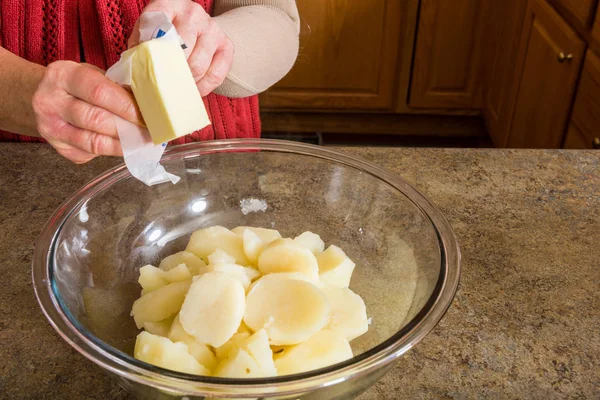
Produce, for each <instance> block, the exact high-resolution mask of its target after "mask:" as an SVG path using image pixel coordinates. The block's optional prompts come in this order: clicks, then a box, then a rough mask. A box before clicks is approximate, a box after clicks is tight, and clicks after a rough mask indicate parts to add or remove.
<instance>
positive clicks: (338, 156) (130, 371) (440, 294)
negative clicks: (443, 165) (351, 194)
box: [32, 139, 461, 397]
mask: <svg viewBox="0 0 600 400" xmlns="http://www.w3.org/2000/svg"><path fill="white" fill-rule="evenodd" d="M256 150H258V151H271V152H273V151H274V152H282V153H293V154H300V155H306V156H312V157H317V158H320V159H325V160H328V161H332V162H335V163H338V164H343V165H345V166H349V167H353V168H355V169H358V170H360V171H363V172H366V173H368V174H370V175H372V176H373V177H375V178H377V179H380V180H382V181H383V182H385V183H386V184H388V185H390V186H392V187H393V188H395V189H396V190H398V191H400V192H401V193H402V194H403V195H404V196H405V197H406V198H407V199H408V200H410V201H411V202H412V203H413V204H414V205H415V207H417V208H418V209H419V210H420V211H421V212H422V213H423V215H424V216H425V217H427V218H428V219H429V221H430V223H431V225H432V226H433V228H434V231H435V233H436V235H437V238H438V242H439V243H438V244H439V247H440V255H441V269H440V276H439V278H438V282H437V286H436V288H435V289H434V291H433V293H432V295H431V297H430V299H429V301H428V302H427V303H426V305H425V306H424V307H423V309H422V310H421V311H420V312H419V313H418V314H417V315H416V316H415V317H413V319H412V320H411V322H410V323H409V324H407V325H406V326H404V327H403V328H402V329H401V330H400V331H398V332H396V333H395V334H394V335H392V336H391V337H390V338H388V339H386V340H385V341H384V342H382V343H380V344H379V345H378V346H375V347H374V348H372V349H370V350H368V351H366V352H364V353H362V354H360V355H358V356H356V357H353V358H352V359H350V360H347V361H345V362H342V363H339V364H335V365H332V366H329V367H326V368H322V369H319V370H314V371H309V372H304V373H300V374H295V375H286V376H282V377H272V378H251V379H231V378H216V377H203V376H195V375H190V374H186V373H179V372H175V371H170V370H166V369H163V368H159V367H155V366H152V365H150V364H147V363H144V362H141V361H139V360H136V359H134V358H133V357H131V356H130V355H128V354H125V353H123V352H121V351H119V350H117V349H115V348H112V347H111V346H108V345H107V344H105V343H104V342H103V341H101V340H100V339H98V338H96V337H95V336H94V335H92V334H90V333H89V332H87V333H86V331H85V330H83V331H81V329H79V328H77V327H76V326H75V325H74V324H73V323H72V321H71V319H70V318H69V316H68V315H67V314H68V312H65V311H64V310H63V307H62V305H61V304H60V303H61V302H60V300H59V299H57V297H56V296H55V293H54V290H53V287H52V282H53V279H52V278H53V272H52V255H53V254H54V250H55V245H56V240H57V238H58V236H59V234H60V232H61V228H62V225H63V224H64V223H65V221H67V220H68V218H69V216H70V215H71V213H73V212H74V210H76V209H78V207H79V206H80V205H81V204H82V203H84V202H85V201H87V200H88V199H89V198H91V197H93V196H94V195H96V194H97V193H99V192H100V191H102V190H103V189H105V188H107V187H109V186H111V185H113V184H115V183H117V182H118V181H120V180H123V179H127V178H129V177H131V174H130V173H129V171H128V170H127V168H126V166H125V165H124V164H120V165H117V166H116V167H113V168H111V169H109V170H107V171H106V172H104V173H103V174H100V175H99V176H97V177H96V178H94V179H92V180H91V181H89V182H88V183H86V184H85V185H83V186H82V187H81V188H80V189H78V190H77V191H76V192H75V193H73V194H72V195H71V196H69V197H68V198H67V199H66V200H65V201H64V202H63V203H62V204H61V205H60V206H59V207H58V208H57V209H56V210H55V212H54V213H53V215H52V216H51V217H50V219H49V220H48V222H47V223H46V225H45V226H44V228H43V229H42V232H41V234H40V235H39V237H38V240H37V242H36V246H35V250H34V256H33V260H32V280H33V287H34V291H35V295H36V297H37V300H38V303H39V305H40V307H41V309H42V311H43V313H44V315H45V316H46V318H47V319H48V321H49V322H50V324H51V325H52V327H53V328H54V329H55V330H56V331H57V332H58V333H59V335H60V336H61V337H62V338H63V339H64V340H65V341H66V342H67V343H69V344H70V345H71V346H72V347H73V348H75V349H76V350H77V351H78V352H79V353H81V354H82V355H84V356H85V357H86V358H88V359H90V360H91V361H93V362H94V363H96V364H97V365H100V366H101V367H102V368H104V369H106V370H108V371H111V372H113V373H115V374H116V375H118V376H121V377H123V378H126V379H128V380H132V381H135V382H138V383H142V384H144V385H149V386H152V387H155V388H158V389H160V390H163V391H167V392H169V393H172V394H182V395H199V396H217V397H218V396H223V395H228V394H232V393H233V394H235V396H237V397H268V396H272V395H274V394H277V395H278V396H281V395H294V394H299V393H303V392H306V391H312V390H315V389H318V388H322V387H326V386H331V385H335V384H338V383H341V382H344V381H347V380H353V379H358V378H360V377H361V376H364V375H368V374H369V373H371V372H373V371H374V370H376V369H379V368H381V367H383V366H385V365H387V364H389V363H391V362H392V361H394V360H396V359H397V358H398V357H400V356H401V355H403V354H404V353H405V352H406V351H408V350H409V349H410V348H412V347H413V346H414V345H416V344H417V343H418V342H419V341H421V340H422V339H423V338H424V337H425V336H426V335H427V334H428V333H429V332H430V331H431V330H432V329H433V328H434V327H435V326H436V325H437V323H438V322H439V321H440V320H441V318H442V317H443V316H444V314H445V313H446V311H447V309H448V308H449V306H450V304H451V302H452V300H453V298H454V295H455V293H456V290H457V288H458V283H459V277H460V261H461V254H460V248H459V246H458V242H457V240H456V237H455V235H454V232H453V230H452V227H451V226H450V224H449V223H448V221H447V220H446V218H445V217H444V216H443V214H442V213H441V212H440V211H439V210H438V209H437V208H436V207H435V206H434V205H433V204H432V203H431V202H430V201H429V200H428V199H427V198H426V197H425V196H424V195H422V194H421V193H420V192H419V191H418V190H417V189H415V188H413V187H412V186H411V185H410V184H408V183H407V182H406V181H404V179H402V178H401V177H400V176H398V175H396V174H394V173H391V172H389V171H387V170H385V169H384V168H381V167H379V166H377V165H375V164H373V163H371V162H368V161H365V160H363V159H361V158H358V157H355V156H352V155H348V154H345V153H341V152H339V151H336V150H331V149H328V148H324V147H321V146H315V145H309V144H305V143H298V142H290V141H285V140H275V139H226V140H216V141H209V142H197V143H189V144H184V145H179V146H174V147H170V148H168V149H167V150H166V151H165V153H164V155H163V157H162V161H169V160H175V159H186V158H191V157H197V156H199V155H202V154H209V153H215V152H219V153H227V152H228V151H229V152H231V151H234V152H239V151H256ZM436 293H437V295H436ZM123 355H125V357H123Z"/></svg>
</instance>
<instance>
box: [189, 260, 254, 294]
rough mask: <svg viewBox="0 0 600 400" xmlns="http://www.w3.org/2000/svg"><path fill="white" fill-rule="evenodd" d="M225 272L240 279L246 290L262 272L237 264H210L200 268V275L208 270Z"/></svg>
mask: <svg viewBox="0 0 600 400" xmlns="http://www.w3.org/2000/svg"><path fill="white" fill-rule="evenodd" d="M215 271H216V272H223V273H225V274H228V275H230V276H231V277H233V278H235V279H237V280H239V281H240V283H241V284H242V286H244V290H248V287H249V286H250V283H251V282H252V281H253V280H254V279H256V278H258V277H259V276H260V273H259V272H258V271H257V270H255V269H254V268H250V267H242V266H241V265H237V264H215V265H213V264H210V265H207V266H206V267H204V268H201V269H200V272H199V275H202V274H206V273H208V272H215Z"/></svg>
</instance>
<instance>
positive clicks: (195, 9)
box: [128, 0, 234, 96]
mask: <svg viewBox="0 0 600 400" xmlns="http://www.w3.org/2000/svg"><path fill="white" fill-rule="evenodd" d="M146 11H159V12H164V13H165V14H166V15H167V16H168V17H169V19H170V20H171V21H172V22H173V25H174V26H175V29H177V33H178V34H179V36H181V38H182V39H183V41H184V42H185V44H186V46H187V49H185V50H184V52H185V55H186V58H187V61H188V64H189V66H190V69H191V71H192V76H193V77H194V80H195V81H196V85H197V86H198V90H199V91H200V95H202V96H206V95H207V94H209V93H210V92H212V91H213V90H214V89H216V88H217V87H218V86H220V85H221V83H223V81H224V80H225V78H226V77H227V74H228V73H229V69H230V68H231V63H232V62H233V50H234V46H233V42H232V41H231V39H229V38H228V37H227V35H225V33H223V31H222V30H221V28H220V27H219V25H218V24H217V22H216V21H215V20H214V19H213V18H212V17H211V16H210V15H208V14H207V13H206V11H204V9H203V8H202V6H200V5H199V4H196V3H194V2H193V1H191V0H178V1H173V0H152V1H150V3H149V4H148V5H147V6H146V8H144V11H143V12H146ZM139 22H140V21H139V19H138V21H137V22H136V24H135V27H134V28H133V32H132V34H131V37H130V38H129V43H128V45H129V48H131V47H134V46H137V45H138V44H139V36H140V32H139Z"/></svg>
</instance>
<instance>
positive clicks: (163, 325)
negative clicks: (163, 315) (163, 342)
mask: <svg viewBox="0 0 600 400" xmlns="http://www.w3.org/2000/svg"><path fill="white" fill-rule="evenodd" d="M172 324H173V317H169V318H167V319H163V320H162V321H158V322H144V330H145V331H146V332H149V333H151V334H153V335H157V336H162V337H168V336H169V329H171V325H172Z"/></svg>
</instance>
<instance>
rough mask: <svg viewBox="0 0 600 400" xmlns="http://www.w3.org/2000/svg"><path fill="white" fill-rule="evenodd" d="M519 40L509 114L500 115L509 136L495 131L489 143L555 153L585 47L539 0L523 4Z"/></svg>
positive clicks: (558, 17)
mask: <svg viewBox="0 0 600 400" xmlns="http://www.w3.org/2000/svg"><path fill="white" fill-rule="evenodd" d="M520 36H521V38H520V42H519V49H518V52H517V59H516V65H515V68H514V75H513V77H512V79H511V82H510V84H511V87H510V88H509V89H508V90H509V91H510V93H511V94H512V96H514V102H513V101H509V104H510V107H509V110H508V111H507V112H506V115H504V116H501V118H507V119H508V120H509V121H510V124H509V125H508V126H509V128H508V131H505V132H502V131H500V133H498V132H496V135H499V136H497V137H494V141H495V143H497V145H499V146H501V147H521V148H522V147H529V148H559V147H561V145H562V142H563V138H564V134H565V129H566V125H567V120H568V117H569V112H570V110H571V104H572V99H573V94H574V92H575V86H576V84H577V79H578V77H579V72H580V67H581V63H582V59H583V54H584V51H585V42H584V41H583V40H582V39H581V38H579V36H578V35H577V33H576V32H575V31H574V29H573V28H571V27H570V26H569V25H568V24H567V23H566V22H565V21H564V20H563V18H562V17H561V16H560V15H559V14H558V13H557V12H556V11H555V10H554V9H553V8H552V7H551V6H550V5H549V4H548V3H547V2H546V1H543V0H530V1H529V2H528V5H527V10H526V12H525V18H524V24H523V30H522V33H521V35H520ZM488 125H490V121H488ZM491 131H493V129H491V130H490V132H491Z"/></svg>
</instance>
